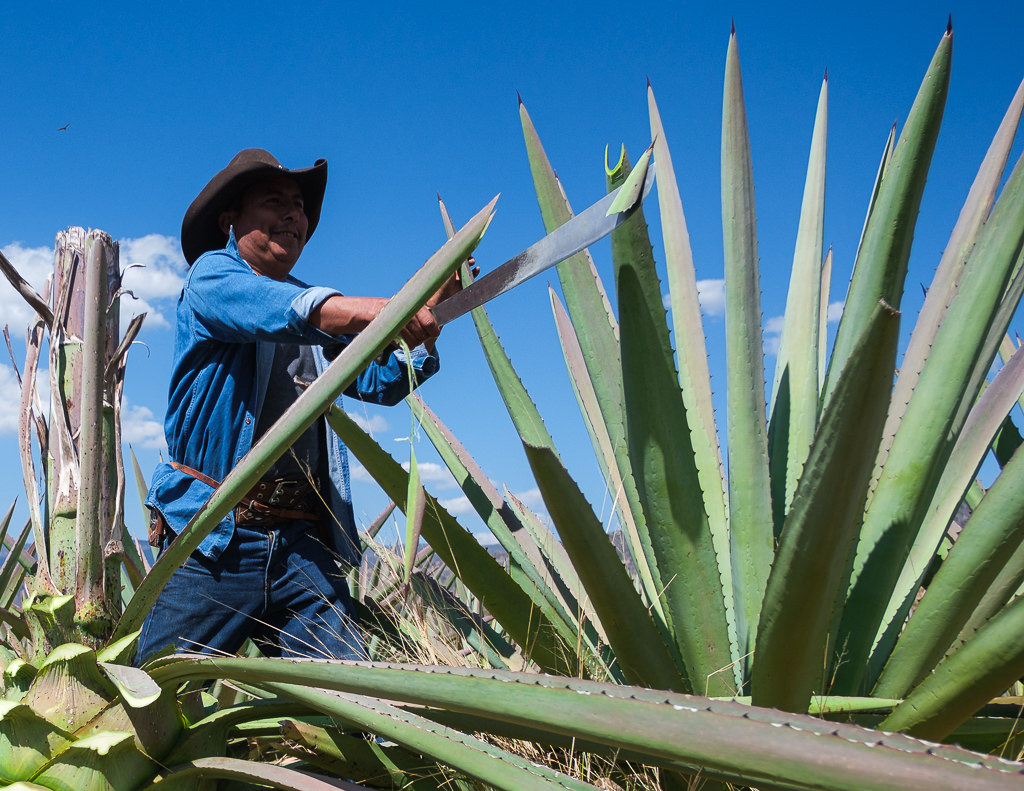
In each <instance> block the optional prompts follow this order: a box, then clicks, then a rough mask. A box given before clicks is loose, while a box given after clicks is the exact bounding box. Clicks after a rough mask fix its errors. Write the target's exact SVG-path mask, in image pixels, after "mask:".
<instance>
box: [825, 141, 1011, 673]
mask: <svg viewBox="0 0 1024 791" xmlns="http://www.w3.org/2000/svg"><path fill="white" fill-rule="evenodd" d="M1022 243H1024V161H1018V162H1017V165H1016V166H1015V167H1014V169H1013V172H1012V174H1011V175H1010V178H1009V180H1008V181H1007V183H1006V185H1005V186H1004V188H1003V191H1002V194H1001V195H1000V197H999V199H998V201H997V202H996V205H995V207H994V208H993V210H992V215H991V217H990V218H989V220H988V221H987V222H986V223H985V227H984V229H983V231H982V233H981V236H980V237H979V239H978V242H977V244H976V245H975V247H974V249H973V251H972V252H971V255H970V257H969V259H968V263H967V269H966V271H965V273H964V276H963V278H962V280H961V282H960V287H959V289H958V290H957V296H956V299H954V300H953V303H952V304H951V305H950V307H949V310H948V312H947V314H946V318H945V320H944V321H943V323H942V327H941V329H940V331H939V333H938V335H937V336H936V338H935V343H934V345H933V346H932V350H931V354H930V355H929V357H928V362H927V364H926V365H925V367H924V369H923V371H922V372H921V377H920V380H919V382H918V385H917V387H916V388H915V391H914V397H913V398H912V399H911V401H910V404H909V405H908V407H907V410H906V414H905V415H904V416H903V420H902V423H901V425H900V430H899V431H898V432H897V434H896V437H895V439H894V441H893V446H892V449H891V451H890V453H889V457H888V460H887V462H886V465H885V467H884V469H883V470H882V475H881V477H880V478H879V480H878V486H877V488H876V489H875V492H874V496H873V498H872V500H871V503H870V504H869V506H868V508H867V511H866V514H865V517H864V526H863V528H862V531H861V537H860V544H859V545H858V548H857V558H856V562H855V566H854V573H853V578H852V583H851V587H850V593H849V596H848V600H847V604H846V609H845V611H844V614H843V621H842V624H841V627H840V633H839V642H838V645H844V646H845V649H846V655H845V658H844V661H843V664H842V666H841V667H839V669H838V673H837V676H836V683H837V684H839V686H838V687H837V691H849V690H851V689H853V688H855V687H856V686H857V685H858V684H859V682H860V680H861V678H862V677H863V675H864V671H865V670H866V667H867V665H866V662H867V658H868V655H869V651H870V649H871V647H872V644H873V642H874V637H875V635H876V634H877V633H878V629H879V626H880V624H881V619H882V616H883V615H884V613H885V609H886V607H887V605H888V603H889V598H890V595H891V593H892V591H893V589H894V586H895V584H896V581H897V579H898V577H899V574H900V572H901V571H902V569H903V566H904V564H905V562H906V559H907V554H908V553H909V551H910V548H911V547H912V546H913V542H914V540H915V539H916V537H917V533H918V531H919V529H920V526H921V523H922V520H923V519H924V518H925V516H926V514H927V509H928V506H929V504H930V502H931V500H932V497H933V494H934V492H935V487H936V485H937V484H938V480H939V477H940V475H941V472H942V467H943V465H944V463H945V461H946V459H947V457H948V454H949V452H950V451H951V450H952V447H953V440H954V439H955V433H953V434H952V435H951V432H955V427H954V425H953V424H954V421H955V419H956V415H957V413H958V412H959V411H960V410H961V409H962V404H963V401H964V399H965V398H966V399H967V400H968V401H969V402H970V403H973V401H974V398H975V395H974V394H971V393H966V392H965V390H966V387H967V382H968V379H969V377H970V375H971V372H972V371H973V370H974V369H975V367H976V365H977V363H978V361H979V356H980V355H981V354H983V353H984V348H985V345H986V338H987V336H988V335H989V330H990V327H991V325H992V322H993V321H994V320H995V316H996V315H997V314H998V312H999V310H1000V303H1001V300H1002V297H1003V295H1004V293H1005V290H1006V285H1007V282H1008V281H1009V278H1010V273H1011V272H1012V270H1013V267H1014V265H1015V263H1016V261H1017V260H1018V256H1019V255H1020V252H1021V245H1022ZM991 353H992V354H994V353H995V347H991ZM990 361H991V358H990ZM986 365H988V363H986ZM965 414H966V413H965ZM873 682H874V679H873V678H868V679H867V681H866V684H867V686H871V685H873Z"/></svg>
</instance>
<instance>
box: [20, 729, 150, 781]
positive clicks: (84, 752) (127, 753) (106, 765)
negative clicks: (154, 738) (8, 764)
mask: <svg viewBox="0 0 1024 791" xmlns="http://www.w3.org/2000/svg"><path fill="white" fill-rule="evenodd" d="M156 770H157V765H156V764H155V763H154V762H153V761H152V760H150V759H149V758H147V757H146V756H145V755H143V754H142V753H141V752H139V750H138V749H137V748H136V746H135V742H134V740H133V739H132V735H131V734H130V733H96V734H93V735H91V736H86V737H85V738H82V739H79V740H78V741H76V742H72V743H71V744H70V745H69V746H68V748H67V749H66V750H65V751H64V752H62V753H61V754H60V755H59V756H58V757H57V758H55V759H54V760H52V761H51V762H50V763H49V764H48V765H47V766H46V767H45V768H44V769H43V770H42V771H41V772H39V773H38V774H37V775H36V776H35V777H33V778H32V780H33V781H35V782H37V783H39V784H41V785H43V786H45V787H47V788H50V789H52V791H107V789H129V788H137V787H138V785H139V784H140V783H141V782H143V781H144V780H147V779H149V778H151V777H152V776H153V774H154V773H155V772H156Z"/></svg>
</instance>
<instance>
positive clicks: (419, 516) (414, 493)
mask: <svg viewBox="0 0 1024 791" xmlns="http://www.w3.org/2000/svg"><path fill="white" fill-rule="evenodd" d="M405 502H406V507H405V519H406V521H405V576H404V579H405V584H406V585H408V584H409V577H410V576H411V575H412V563H413V560H414V558H415V556H416V549H417V547H418V546H419V543H420V533H421V532H422V530H423V512H424V510H425V509H426V507H427V493H426V492H425V491H424V489H423V484H422V483H420V466H419V464H417V463H416V450H415V448H414V447H413V442H412V436H410V437H409V484H408V487H407V489H406V500H405Z"/></svg>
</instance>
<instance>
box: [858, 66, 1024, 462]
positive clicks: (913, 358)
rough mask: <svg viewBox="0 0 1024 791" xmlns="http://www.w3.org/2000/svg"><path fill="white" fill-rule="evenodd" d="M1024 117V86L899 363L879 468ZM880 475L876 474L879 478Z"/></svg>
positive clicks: (982, 169) (980, 171)
mask: <svg viewBox="0 0 1024 791" xmlns="http://www.w3.org/2000/svg"><path fill="white" fill-rule="evenodd" d="M1022 111H1024V82H1021V84H1020V86H1019V87H1018V88H1017V93H1016V94H1015V95H1014V97H1013V101H1011V103H1010V106H1009V108H1007V110H1006V114H1005V115H1004V116H1003V120H1002V122H1001V123H1000V124H999V128H998V130H997V131H996V134H995V137H994V138H993V139H992V143H991V145H990V146H989V148H988V151H987V152H986V154H985V158H984V159H983V160H982V163H981V167H980V168H979V169H978V174H977V176H975V178H974V183H973V184H972V185H971V189H970V191H969V192H968V193H967V199H966V201H965V202H964V205H963V208H962V209H961V210H960V216H959V217H958V218H957V221H956V225H955V226H954V227H953V232H952V233H951V234H950V238H949V241H948V242H947V243H946V247H945V249H944V250H943V253H942V258H941V259H940V260H939V265H938V267H937V268H936V270H935V275H934V277H933V278H932V283H931V286H930V287H929V288H928V291H927V293H926V294H925V300H924V304H923V305H922V306H921V312H920V314H918V317H917V323H916V324H915V325H914V331H913V332H912V333H911V335H910V341H909V342H908V344H907V348H906V351H905V352H904V354H903V359H902V361H901V363H900V373H899V376H898V377H897V379H896V387H895V389H894V391H893V398H892V407H891V408H890V414H889V419H888V420H887V421H886V426H885V438H886V439H885V442H884V444H883V445H882V448H881V452H880V454H879V460H878V467H879V468H881V466H882V465H883V464H884V463H885V459H886V457H887V456H888V450H889V447H891V444H892V438H893V436H895V434H896V430H897V429H898V428H899V424H900V421H901V420H902V417H903V414H904V412H905V410H906V405H907V403H908V402H909V401H910V397H911V395H912V393H913V392H914V388H915V387H916V385H917V381H918V379H919V378H920V375H921V370H922V368H923V367H924V363H925V360H927V359H928V354H929V352H930V350H931V347H932V344H933V343H934V342H935V336H936V334H937V333H938V331H939V327H940V326H941V324H942V320H943V319H944V318H945V315H946V310H947V308H948V305H949V304H950V301H951V300H952V298H953V296H954V295H955V293H956V289H957V287H958V286H959V284H960V280H961V278H962V277H963V273H964V271H965V269H964V267H965V264H966V263H967V257H968V255H969V254H970V251H971V248H973V247H974V245H975V243H976V242H977V240H978V236H979V234H980V233H981V228H982V225H983V224H984V222H985V220H986V219H987V218H988V216H989V212H990V211H991V209H992V204H993V202H994V201H995V197H996V193H997V192H998V190H999V185H1000V183H1001V182H1002V178H1003V173H1004V171H1005V169H1006V163H1007V161H1008V160H1009V157H1010V151H1011V150H1012V147H1013V140H1014V138H1015V137H1016V133H1017V127H1018V125H1019V124H1020V119H1021V113H1022ZM877 476H878V473H876V478H877Z"/></svg>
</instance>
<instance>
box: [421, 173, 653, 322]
mask: <svg viewBox="0 0 1024 791" xmlns="http://www.w3.org/2000/svg"><path fill="white" fill-rule="evenodd" d="M652 184H654V163H653V162H651V163H650V164H649V165H648V168H647V173H646V175H645V176H644V183H643V193H642V194H641V195H640V196H639V198H638V199H637V200H636V201H635V202H634V203H633V204H632V206H630V207H628V208H627V209H625V210H624V211H621V212H617V213H612V214H609V210H610V208H611V206H612V204H613V203H614V202H615V199H616V198H617V197H618V196H619V191H620V190H622V189H625V188H627V187H629V186H630V184H629V182H628V181H627V182H626V183H625V184H623V185H622V186H621V187H619V188H618V189H616V190H613V191H612V192H609V193H608V194H607V195H605V196H604V197H603V198H601V200H599V201H598V202H597V203H595V204H594V205H593V206H591V207H589V208H587V209H584V210H583V211H582V212H580V213H579V214H577V215H576V216H575V217H573V218H572V219H571V220H569V221H568V222H566V223H565V224H563V225H560V226H558V227H557V228H555V230H553V231H552V232H551V233H549V234H548V235H547V236H545V237H544V238H543V239H541V240H540V241H538V242H536V243H535V244H533V245H531V246H530V247H528V248H526V249H525V250H523V252H521V253H519V255H517V256H515V257H513V258H510V259H509V260H508V261H506V262H505V263H504V264H502V265H501V266H499V267H498V268H496V269H494V270H493V271H491V272H488V273H487V274H486V275H484V276H483V277H481V278H480V279H479V280H477V281H476V282H474V283H472V284H471V285H469V286H467V287H466V288H464V289H463V290H462V291H460V292H458V293H457V294H453V295H452V296H450V297H448V299H446V300H444V302H440V303H438V304H437V305H434V307H432V308H431V309H430V310H431V311H432V312H433V314H434V320H435V321H437V324H438V326H442V325H444V324H447V323H448V322H450V321H451V320H452V319H457V318H458V317H459V316H461V315H463V314H464V313H468V312H469V311H471V310H472V309H473V308H478V307H480V306H481V305H483V304H484V303H485V302H487V301H489V300H492V299H494V298H495V297H496V296H499V295H500V294H504V293H505V292H506V291H508V290H509V289H511V288H514V287H515V286H518V285H519V284H520V283H522V282H523V281H524V280H528V279H530V278H531V277H533V276H534V275H537V274H540V273H541V272H543V271H544V270H545V269H550V268H551V267H553V266H554V265H555V264H558V263H560V262H562V261H564V260H565V259H566V258H568V257H569V256H571V255H574V254H576V253H578V252H579V251H580V250H583V249H584V248H586V247H589V246H590V245H592V244H593V243H594V242H596V241H598V240H599V239H602V238H604V237H605V236H607V235H608V234H610V233H611V232H612V231H614V230H615V229H616V228H617V227H618V226H620V225H621V224H622V223H624V222H625V221H626V220H628V219H629V218H630V217H631V216H633V213H634V212H635V211H636V210H637V209H638V208H639V207H640V205H641V204H642V203H643V201H644V198H646V197H647V195H648V194H649V193H650V191H651V185H652Z"/></svg>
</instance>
